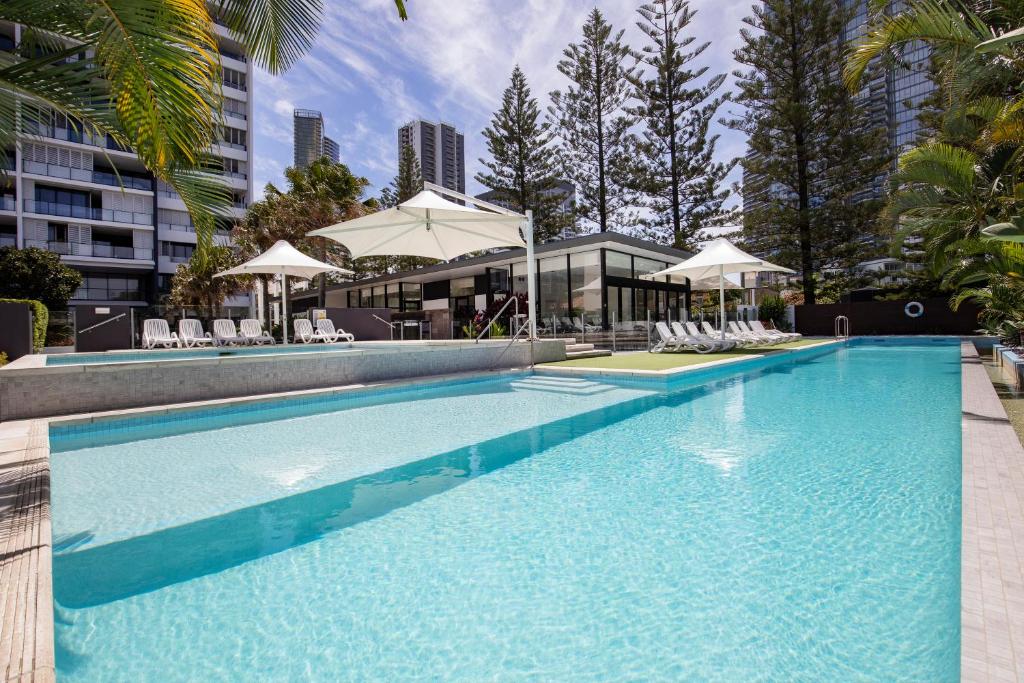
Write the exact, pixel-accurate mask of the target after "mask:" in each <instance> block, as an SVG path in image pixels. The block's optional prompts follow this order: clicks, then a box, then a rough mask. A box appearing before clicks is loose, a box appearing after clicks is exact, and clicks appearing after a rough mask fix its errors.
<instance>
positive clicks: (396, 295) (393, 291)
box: [387, 282, 402, 311]
mask: <svg viewBox="0 0 1024 683" xmlns="http://www.w3.org/2000/svg"><path fill="white" fill-rule="evenodd" d="M399 286H400V285H399V284H398V283H397V282H396V283H395V284H392V285H388V289H387V302H388V308H390V309H391V310H392V311H400V310H402V293H401V292H400V291H399Z"/></svg>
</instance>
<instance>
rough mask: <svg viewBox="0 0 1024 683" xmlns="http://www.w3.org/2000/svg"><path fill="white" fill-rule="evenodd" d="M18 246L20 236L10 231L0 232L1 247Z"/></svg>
mask: <svg viewBox="0 0 1024 683" xmlns="http://www.w3.org/2000/svg"><path fill="white" fill-rule="evenodd" d="M16 246H18V238H17V236H15V235H11V234H9V233H2V234H0V247H16Z"/></svg>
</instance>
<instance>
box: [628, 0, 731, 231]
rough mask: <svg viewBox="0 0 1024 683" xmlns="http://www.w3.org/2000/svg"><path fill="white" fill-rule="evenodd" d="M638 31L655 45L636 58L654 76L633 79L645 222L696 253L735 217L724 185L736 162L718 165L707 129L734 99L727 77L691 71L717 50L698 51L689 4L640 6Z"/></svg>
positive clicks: (667, 0) (662, 1)
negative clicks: (697, 242)
mask: <svg viewBox="0 0 1024 683" xmlns="http://www.w3.org/2000/svg"><path fill="white" fill-rule="evenodd" d="M637 12H638V13H639V14H640V17H641V19H642V20H641V21H639V22H637V26H638V27H639V28H640V30H641V31H643V33H644V34H645V35H646V36H647V37H648V38H649V39H650V41H651V43H650V44H649V45H647V46H645V47H644V48H643V49H642V50H639V51H634V52H633V54H634V56H635V57H636V59H637V61H638V62H640V63H641V64H643V65H645V66H646V67H649V71H645V72H637V73H635V74H633V76H632V77H631V78H630V82H631V84H632V85H633V95H634V98H635V99H636V101H637V102H638V104H637V105H636V106H635V107H633V108H632V109H631V112H632V113H633V114H634V115H635V116H636V117H637V118H638V119H640V120H641V121H643V122H644V123H645V124H646V127H645V130H644V132H643V134H642V135H641V141H640V144H639V145H638V155H637V168H636V186H637V189H638V190H640V192H641V193H642V194H643V195H644V198H645V202H644V204H645V205H646V207H647V208H648V209H649V210H650V213H651V215H650V217H648V218H645V219H644V220H643V221H642V222H643V224H644V226H645V228H646V229H645V232H646V233H648V234H649V236H651V237H653V238H654V239H656V240H658V241H660V242H665V243H670V244H672V245H674V246H676V247H680V248H682V247H687V246H691V245H692V242H693V238H694V236H695V235H696V234H697V232H698V231H699V230H701V229H702V228H706V227H708V226H711V225H719V224H721V222H722V220H723V218H724V217H725V216H726V215H728V214H729V212H725V211H723V209H722V205H723V203H724V202H725V200H726V199H727V198H728V197H729V190H728V188H723V187H722V184H723V182H724V180H725V177H726V176H727V175H728V174H729V172H730V171H731V170H732V168H733V166H735V164H736V162H735V161H733V162H730V163H718V162H715V160H714V158H715V145H716V143H717V141H718V136H717V135H714V136H710V137H709V136H708V128H709V126H710V124H711V121H712V119H713V118H714V116H715V113H716V112H717V111H718V108H719V106H721V104H722V102H723V101H725V100H726V99H727V97H728V96H727V95H720V96H716V93H717V92H718V91H719V89H721V87H722V84H723V83H724V82H725V77H726V74H717V75H714V76H712V77H710V78H707V79H705V74H706V73H707V71H708V67H706V66H704V67H699V68H696V69H694V68H692V67H691V66H690V63H691V62H693V60H695V59H697V58H698V57H700V55H701V54H702V53H703V52H704V51H705V50H706V49H707V48H708V46H709V45H710V43H703V44H701V45H698V46H696V47H693V48H691V45H692V44H693V42H694V40H695V38H694V37H693V36H689V35H686V29H687V27H688V26H689V24H690V22H691V20H692V19H693V16H694V15H695V14H696V12H694V11H692V10H691V9H690V3H689V2H687V0H655V2H652V3H651V4H648V5H643V6H641V7H640V8H639V9H638V10H637Z"/></svg>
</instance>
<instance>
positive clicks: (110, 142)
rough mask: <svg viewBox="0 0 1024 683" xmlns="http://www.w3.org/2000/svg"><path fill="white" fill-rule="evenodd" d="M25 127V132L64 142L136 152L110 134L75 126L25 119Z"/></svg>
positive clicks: (130, 152)
mask: <svg viewBox="0 0 1024 683" xmlns="http://www.w3.org/2000/svg"><path fill="white" fill-rule="evenodd" d="M24 127H25V132H26V133H28V134H29V135H38V136H40V137H44V138H50V139H52V140H63V141H64V142H76V143H78V144H80V145H90V146H92V147H102V148H103V149H110V150H114V151H115V152H127V153H129V154H133V153H134V152H132V150H131V149H127V148H125V147H122V146H121V145H119V144H117V143H116V142H115V141H114V139H113V138H112V137H110V136H109V135H102V134H95V133H92V132H90V131H84V130H80V129H75V128H59V127H57V126H48V125H45V124H42V123H36V122H35V121H25V122H24Z"/></svg>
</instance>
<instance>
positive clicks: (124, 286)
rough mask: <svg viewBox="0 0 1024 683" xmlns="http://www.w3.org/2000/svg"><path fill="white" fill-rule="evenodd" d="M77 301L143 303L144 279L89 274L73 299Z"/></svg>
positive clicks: (83, 277)
mask: <svg viewBox="0 0 1024 683" xmlns="http://www.w3.org/2000/svg"><path fill="white" fill-rule="evenodd" d="M71 298H72V299H73V300H77V301H141V300H142V299H143V298H144V297H143V296H142V278H140V277H138V276H131V275H102V274H91V273H87V274H85V275H83V276H82V284H81V286H80V287H79V288H78V289H77V290H75V294H74V296H73V297H71Z"/></svg>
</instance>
